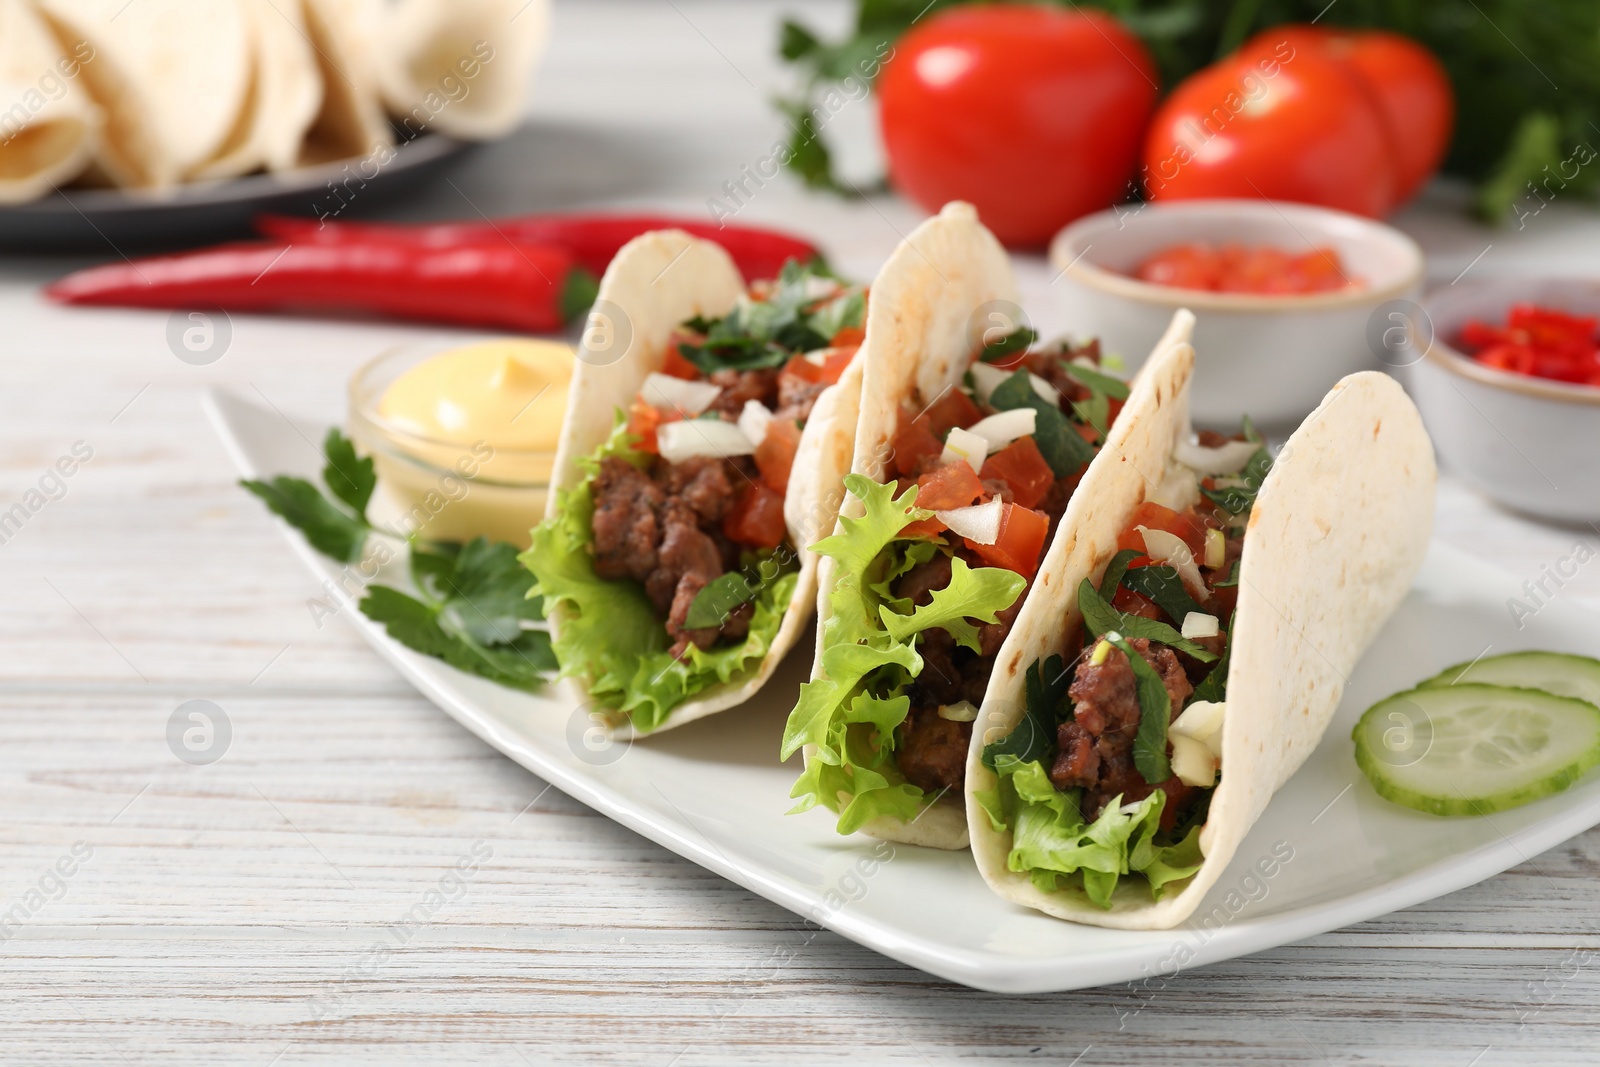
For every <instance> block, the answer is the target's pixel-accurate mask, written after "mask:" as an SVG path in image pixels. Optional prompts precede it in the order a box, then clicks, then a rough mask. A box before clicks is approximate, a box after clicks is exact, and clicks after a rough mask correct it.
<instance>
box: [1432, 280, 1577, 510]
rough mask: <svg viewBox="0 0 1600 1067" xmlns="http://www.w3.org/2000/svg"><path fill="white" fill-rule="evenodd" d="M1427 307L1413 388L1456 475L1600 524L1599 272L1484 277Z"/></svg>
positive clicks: (1517, 505) (1447, 290) (1506, 497)
mask: <svg viewBox="0 0 1600 1067" xmlns="http://www.w3.org/2000/svg"><path fill="white" fill-rule="evenodd" d="M1422 308H1423V310H1424V311H1425V312H1426V313H1427V317H1426V319H1422V318H1421V317H1418V321H1416V322H1414V323H1413V334H1414V335H1419V334H1421V335H1426V336H1425V337H1421V338H1420V340H1427V339H1429V338H1431V342H1432V343H1431V344H1423V343H1418V344H1416V345H1415V349H1416V350H1419V351H1421V352H1422V354H1421V355H1420V356H1419V357H1418V358H1417V359H1416V361H1415V362H1414V363H1412V364H1410V365H1409V366H1407V367H1406V368H1405V373H1406V388H1407V389H1408V390H1409V391H1410V392H1411V395H1412V397H1413V398H1414V399H1415V400H1416V402H1417V407H1418V408H1419V409H1420V410H1421V412H1422V417H1423V421H1424V422H1426V423H1427V426H1428V432H1429V433H1430V434H1432V435H1433V443H1434V447H1435V448H1436V449H1437V450H1438V452H1439V455H1440V457H1441V458H1442V459H1443V461H1444V464H1445V466H1446V467H1447V468H1448V469H1449V470H1450V472H1451V473H1452V474H1454V475H1456V476H1457V477H1459V478H1460V479H1461V480H1462V481H1464V482H1466V483H1467V484H1468V485H1470V486H1472V487H1473V488H1474V489H1477V490H1478V491H1479V492H1481V493H1483V494H1484V495H1485V496H1488V497H1490V498H1491V499H1493V500H1495V501H1497V502H1499V503H1501V504H1503V505H1505V506H1506V507H1509V508H1511V509H1513V510H1515V511H1519V512H1523V513H1526V514H1529V515H1534V516H1538V517H1540V518H1545V519H1553V520H1556V521H1558V522H1566V523H1581V524H1588V523H1593V522H1595V521H1600V467H1597V466H1596V465H1595V464H1594V463H1593V462H1592V461H1591V460H1592V453H1593V451H1594V445H1595V443H1596V442H1597V441H1600V279H1597V280H1589V279H1579V278H1537V277H1506V278H1486V279H1483V280H1480V281H1474V282H1463V283H1460V284H1457V285H1447V286H1443V287H1441V288H1439V289H1436V290H1434V291H1433V292H1431V293H1429V294H1428V297H1427V299H1425V300H1424V301H1423V303H1422Z"/></svg>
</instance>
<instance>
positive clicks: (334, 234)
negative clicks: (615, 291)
mask: <svg viewBox="0 0 1600 1067" xmlns="http://www.w3.org/2000/svg"><path fill="white" fill-rule="evenodd" d="M255 227H256V231H257V232H258V233H261V234H263V235H265V236H267V237H273V238H276V239H278V240H280V241H292V242H306V241H315V242H318V243H326V244H339V243H341V242H344V241H347V240H370V239H372V238H376V237H383V238H387V239H389V240H394V241H401V242H404V243H408V244H417V245H420V246H423V247H426V248H448V247H451V246H453V245H456V244H458V243H477V242H481V241H485V240H488V239H490V238H499V239H501V240H505V239H508V238H509V239H510V240H513V241H519V242H520V241H529V242H532V243H534V244H541V245H559V246H560V247H562V248H565V249H567V250H568V251H569V252H571V253H572V255H573V257H574V258H575V259H576V260H577V263H578V265H579V266H580V267H583V268H584V269H585V270H589V271H593V272H594V273H595V274H597V275H599V274H603V273H605V269H606V265H607V264H609V263H610V262H611V259H612V257H613V256H615V255H616V254H617V251H618V250H619V249H621V248H622V246H623V245H625V244H627V243H628V242H629V241H631V240H633V239H634V238H635V237H637V236H639V235H640V234H641V233H648V232H649V231H651V230H684V231H686V232H688V233H691V234H693V235H694V236H696V237H702V238H704V239H706V240H707V241H713V242H715V243H717V244H719V245H721V246H722V247H723V248H725V249H726V250H727V252H728V255H730V256H732V257H733V261H734V263H736V264H737V265H738V267H739V270H740V272H741V273H742V274H744V276H745V279H746V280H747V281H754V280H755V279H757V278H776V277H777V276H778V272H779V270H781V269H782V267H783V264H784V262H785V261H787V260H790V259H797V260H799V261H801V262H802V263H803V262H806V261H807V260H811V259H814V258H816V257H817V255H818V253H817V248H816V246H815V245H813V244H811V243H810V242H808V241H803V240H801V239H800V238H798V237H791V236H789V235H788V234H785V233H779V232H777V231H775V230H764V229H759V228H757V227H753V226H721V227H719V226H716V225H714V224H712V223H709V222H700V221H697V220H692V219H682V218H672V217H670V216H664V215H523V216H520V217H517V218H508V219H497V220H495V221H493V222H444V223H430V224H423V225H402V224H399V223H387V222H330V221H328V220H326V219H310V218H299V217H295V216H291V215H260V216H258V217H257V218H256V221H255Z"/></svg>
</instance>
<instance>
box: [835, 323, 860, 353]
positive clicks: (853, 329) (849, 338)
mask: <svg viewBox="0 0 1600 1067" xmlns="http://www.w3.org/2000/svg"><path fill="white" fill-rule="evenodd" d="M866 339H867V331H866V330H864V329H862V328H861V327H860V326H844V327H841V328H840V330H839V332H838V333H836V334H834V335H833V336H832V337H830V338H829V339H828V344H829V345H831V346H832V347H834V348H855V347H856V346H857V345H859V344H861V342H862V341H865V340H866Z"/></svg>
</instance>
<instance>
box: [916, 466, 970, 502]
mask: <svg viewBox="0 0 1600 1067" xmlns="http://www.w3.org/2000/svg"><path fill="white" fill-rule="evenodd" d="M917 487H918V488H917V507H919V508H927V509H928V510H929V511H945V510H948V509H950V508H964V507H966V506H967V505H968V504H971V503H973V502H975V501H977V500H978V499H980V498H981V497H982V496H983V495H984V494H983V482H981V481H979V480H978V472H977V471H975V470H973V469H972V464H970V463H967V462H966V461H965V460H963V461H961V462H959V463H946V464H944V465H943V466H940V467H935V468H934V469H933V470H931V471H928V472H927V473H926V474H924V475H922V476H921V477H919V478H918V479H917Z"/></svg>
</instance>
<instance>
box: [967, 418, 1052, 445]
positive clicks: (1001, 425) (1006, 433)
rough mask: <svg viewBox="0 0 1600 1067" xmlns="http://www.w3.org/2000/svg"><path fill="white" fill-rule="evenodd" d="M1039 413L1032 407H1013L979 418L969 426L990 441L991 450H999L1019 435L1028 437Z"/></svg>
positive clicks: (969, 428) (970, 430) (1032, 430)
mask: <svg viewBox="0 0 1600 1067" xmlns="http://www.w3.org/2000/svg"><path fill="white" fill-rule="evenodd" d="M1038 418H1039V413H1038V412H1037V411H1035V410H1033V409H1032V408H1012V409H1011V410H1010V411H1001V412H997V413H996V414H993V415H990V416H989V417H988V418H984V419H979V420H978V421H977V422H976V423H974V424H973V425H972V426H969V427H968V428H967V432H968V433H974V434H977V435H978V436H979V437H981V438H983V439H984V440H985V441H987V442H989V451H990V452H998V451H1000V449H1002V448H1004V447H1006V445H1009V444H1010V443H1011V442H1012V441H1015V440H1016V439H1017V438H1019V437H1027V436H1028V435H1029V434H1031V433H1033V432H1034V429H1035V427H1036V426H1037V424H1038Z"/></svg>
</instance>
